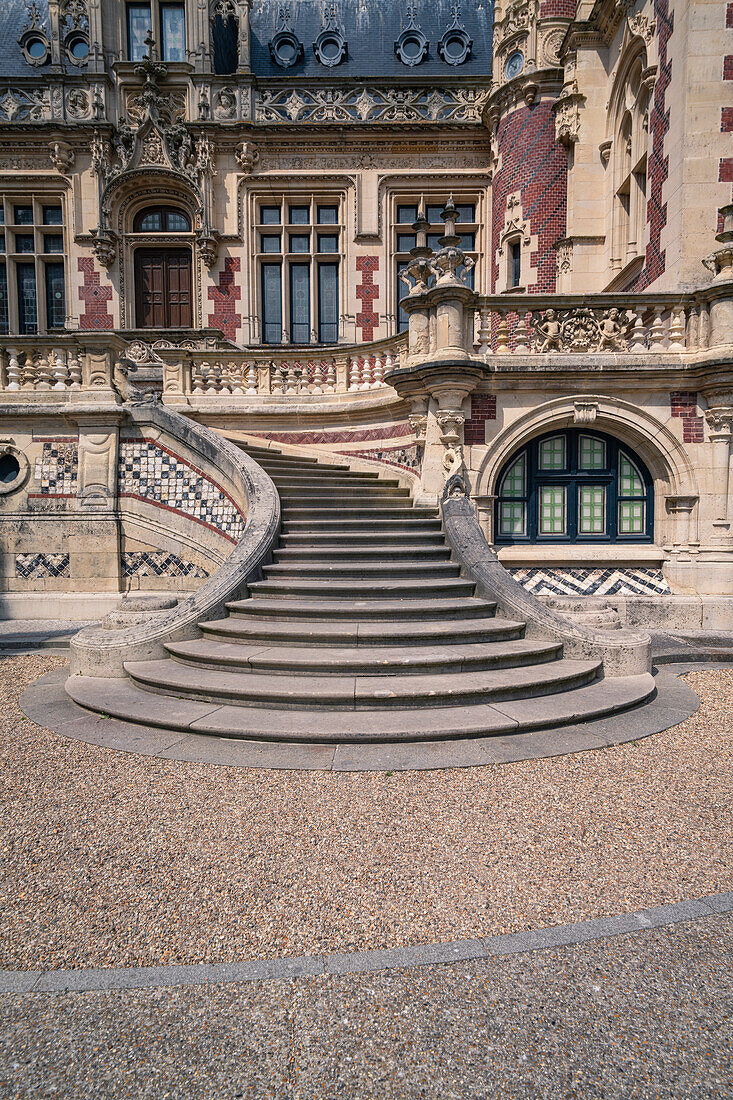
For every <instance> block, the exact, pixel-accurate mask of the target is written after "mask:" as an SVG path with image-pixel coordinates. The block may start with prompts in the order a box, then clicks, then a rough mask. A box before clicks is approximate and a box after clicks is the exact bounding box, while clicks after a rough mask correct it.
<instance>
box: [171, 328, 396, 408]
mask: <svg viewBox="0 0 733 1100" xmlns="http://www.w3.org/2000/svg"><path fill="white" fill-rule="evenodd" d="M406 346H407V344H406V337H398V338H397V339H393V340H383V341H379V342H376V343H372V344H364V345H361V346H356V347H351V348H343V349H342V348H338V347H337V348H333V349H328V350H326V351H315V349H314V350H310V349H308V348H304V349H303V350H302V351H301V350H298V351H294V350H292V349H288V348H283V349H275V348H272V349H271V348H267V349H262V350H260V349H258V350H256V351H235V350H230V349H226V350H222V351H218V352H212V351H194V350H181V349H176V350H173V349H170V350H164V349H160V350H159V352H158V354H159V356H160V359H161V360H162V361H163V363H164V367H163V393H164V394H165V395H166V396H172V395H176V394H183V395H185V396H192V397H196V398H205V397H207V396H212V397H222V396H224V397H230V396H231V397H246V398H256V397H258V396H275V397H277V396H281V397H287V396H290V397H293V396H303V395H314V396H318V395H328V394H345V393H352V392H357V391H369V390H381V389H387V388H388V387H387V383H386V382H385V381H384V376H385V373H386V372H387V371H390V370H392V369H394V367H396V366H397V365H398V363H399V362H400V360H401V358H402V357H404V353H405V350H406Z"/></svg>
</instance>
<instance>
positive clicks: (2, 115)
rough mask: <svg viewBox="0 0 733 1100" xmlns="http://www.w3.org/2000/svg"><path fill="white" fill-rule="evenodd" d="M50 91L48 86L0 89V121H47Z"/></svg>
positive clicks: (49, 113)
mask: <svg viewBox="0 0 733 1100" xmlns="http://www.w3.org/2000/svg"><path fill="white" fill-rule="evenodd" d="M50 119H51V92H50V90H49V89H48V88H44V89H41V88H39V89H36V90H33V89H30V88H22V89H21V88H7V89H6V90H5V91H0V123H3V122H8V123H12V122H48V121H49V120H50Z"/></svg>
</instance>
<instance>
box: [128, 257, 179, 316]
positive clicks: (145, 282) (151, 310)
mask: <svg viewBox="0 0 733 1100" xmlns="http://www.w3.org/2000/svg"><path fill="white" fill-rule="evenodd" d="M191 284H192V279H191V252H190V251H189V250H188V249H186V248H141V249H139V250H138V251H137V252H136V253H135V313H136V321H135V323H136V327H137V328H193V294H192V285H191Z"/></svg>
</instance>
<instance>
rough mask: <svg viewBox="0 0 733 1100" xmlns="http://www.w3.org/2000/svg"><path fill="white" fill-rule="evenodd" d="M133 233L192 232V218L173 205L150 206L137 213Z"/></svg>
mask: <svg viewBox="0 0 733 1100" xmlns="http://www.w3.org/2000/svg"><path fill="white" fill-rule="evenodd" d="M132 231H133V233H190V232H191V219H190V218H189V216H188V214H186V213H184V211H183V210H176V209H175V207H173V206H148V207H146V209H145V210H140V211H139V212H138V214H136V215H135V221H134V223H133V230H132Z"/></svg>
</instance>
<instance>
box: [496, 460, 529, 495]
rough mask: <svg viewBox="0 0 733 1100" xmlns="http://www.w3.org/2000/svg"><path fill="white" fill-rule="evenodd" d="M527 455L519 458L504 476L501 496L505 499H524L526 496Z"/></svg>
mask: <svg viewBox="0 0 733 1100" xmlns="http://www.w3.org/2000/svg"><path fill="white" fill-rule="evenodd" d="M525 475H526V455H524V454H522V455H520V456H519V458H518V459H517V461H516V462H515V463H514V465H513V466H511V467H510V468H509V469H508V470H507V472H506V473H505V475H504V481H503V482H502V486H501V495H502V496H503V497H523V496H526V493H525V489H524V486H525V484H526V477H525Z"/></svg>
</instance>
